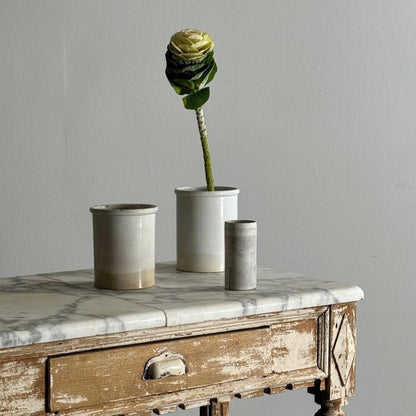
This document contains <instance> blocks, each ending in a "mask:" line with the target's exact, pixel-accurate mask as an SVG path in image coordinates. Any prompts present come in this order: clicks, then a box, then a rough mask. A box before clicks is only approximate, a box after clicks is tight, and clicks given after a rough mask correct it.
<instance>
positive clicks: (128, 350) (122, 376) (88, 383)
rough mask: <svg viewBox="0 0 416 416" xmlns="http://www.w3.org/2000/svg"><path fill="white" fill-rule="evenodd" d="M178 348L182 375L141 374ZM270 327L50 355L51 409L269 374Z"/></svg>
mask: <svg viewBox="0 0 416 416" xmlns="http://www.w3.org/2000/svg"><path fill="white" fill-rule="evenodd" d="M165 352H166V353H179V354H181V355H182V356H183V357H184V359H185V362H186V366H187V369H188V372H187V373H186V374H185V375H180V376H170V377H166V378H163V379H156V380H143V378H142V376H143V370H144V368H145V366H146V363H147V361H148V360H150V359H151V358H153V357H155V356H159V355H160V354H163V353H165ZM270 356H271V354H270V329H269V328H259V329H254V330H252V331H236V332H227V333H221V334H215V335H210V336H205V337H204V336H202V337H192V338H186V339H180V340H174V341H168V342H155V343H149V344H145V345H138V346H132V347H122V348H112V349H106V350H100V351H93V352H86V353H78V354H70V355H66V356H60V357H52V358H50V364H49V366H50V377H49V380H50V401H49V406H50V407H49V408H50V410H51V411H54V412H55V411H60V410H66V409H73V408H80V407H85V406H94V405H97V404H100V403H108V402H111V401H117V400H122V399H129V398H134V397H142V396H150V395H155V394H161V393H167V392H174V391H181V390H186V389H191V388H195V387H200V386H207V385H213V384H218V383H225V382H229V381H232V380H238V379H243V378H250V377H262V376H264V375H267V374H270V373H271V372H272V369H271V360H270Z"/></svg>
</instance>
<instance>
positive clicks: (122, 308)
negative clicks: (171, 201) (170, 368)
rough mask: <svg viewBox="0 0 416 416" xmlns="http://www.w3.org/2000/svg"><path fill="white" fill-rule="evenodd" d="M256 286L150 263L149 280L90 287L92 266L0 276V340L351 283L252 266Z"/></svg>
mask: <svg viewBox="0 0 416 416" xmlns="http://www.w3.org/2000/svg"><path fill="white" fill-rule="evenodd" d="M257 279H258V284H257V289H256V290H250V291H230V290H225V289H224V275H223V273H186V272H179V271H177V270H176V269H175V263H159V264H157V266H156V286H154V287H152V288H149V289H143V290H137V291H112V290H102V289H95V288H94V287H93V280H94V275H93V270H78V271H69V272H59V273H45V274H39V275H33V276H24V277H13V278H5V279H0V348H5V347H16V346H22V345H30V344H35V343H42V342H50V341H59V340H64V339H73V338H80V337H86V336H94V335H102V334H111V333H117V332H124V331H130V330H137V329H146V328H157V327H164V326H174V325H181V324H188V323H196V322H203V321H210V320H219V319H226V318H236V317H241V316H247V315H257V314H262V313H268V312H281V311H285V310H293V309H299V308H307V307H314V306H322V305H331V304H336V303H343V302H354V301H358V300H360V299H363V297H364V294H363V291H362V290H361V289H360V288H359V287H357V286H354V285H345V284H341V283H336V282H331V281H324V280H321V279H317V278H313V277H309V276H303V275H300V274H296V273H282V272H278V271H276V270H273V269H267V268H259V270H258V276H257Z"/></svg>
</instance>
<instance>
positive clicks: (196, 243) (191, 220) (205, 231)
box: [175, 186, 240, 272]
mask: <svg viewBox="0 0 416 416" xmlns="http://www.w3.org/2000/svg"><path fill="white" fill-rule="evenodd" d="M239 192H240V191H239V189H238V188H233V187H227V186H217V187H215V191H207V190H206V187H186V188H177V189H175V193H176V267H177V269H179V270H184V271H188V272H223V271H224V222H225V221H227V220H236V219H237V218H238V194H239Z"/></svg>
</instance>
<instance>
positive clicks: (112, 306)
mask: <svg viewBox="0 0 416 416" xmlns="http://www.w3.org/2000/svg"><path fill="white" fill-rule="evenodd" d="M156 279H157V285H156V286H155V287H154V288H151V289H146V290H142V291H125V292H114V291H105V290H97V289H94V288H93V283H92V282H93V274H92V271H72V272H63V273H52V274H43V275H37V276H26V277H18V278H10V279H0V348H1V349H0V414H1V415H2V416H9V415H10V416H11V415H13V416H35V415H36V416H41V415H42V416H45V415H62V416H64V415H65V416H66V415H68V416H69V415H71V416H76V415H77V416H81V415H83V416H93V415H94V416H95V415H97V416H98V415H111V416H113V415H114V416H115V415H117V416H119V415H124V416H127V415H129V416H130V415H140V416H145V415H146V416H148V415H150V414H151V412H152V411H154V412H155V413H156V414H165V413H169V412H173V411H175V410H176V409H177V407H179V408H182V409H189V408H193V407H199V408H200V415H207V416H208V415H210V416H213V415H223V416H225V415H228V414H229V403H230V401H231V400H232V399H233V398H235V397H237V398H241V399H243V398H249V397H257V396H262V395H263V394H275V393H280V392H282V391H284V390H287V389H288V390H292V389H297V388H306V387H307V388H308V391H309V392H310V393H312V394H314V395H315V401H316V402H317V403H318V404H320V405H321V409H320V410H319V411H318V413H317V415H326V416H335V415H343V414H344V413H343V411H342V409H341V408H342V406H344V405H345V404H346V403H347V400H348V397H350V396H351V395H353V394H354V392H355V345H356V332H355V322H356V316H355V315H356V302H357V301H358V300H360V299H362V298H363V292H362V291H361V289H360V288H358V287H357V286H352V285H343V284H340V283H334V282H327V281H321V280H319V279H315V278H311V277H307V276H301V275H297V274H294V273H280V272H277V271H274V270H271V269H259V272H258V288H257V290H254V291H247V292H233V291H226V290H224V288H223V284H224V282H223V275H222V274H197V273H183V272H177V271H176V270H175V268H174V265H173V264H171V263H164V264H159V265H158V266H157V278H156ZM312 412H313V411H312V410H311V413H312Z"/></svg>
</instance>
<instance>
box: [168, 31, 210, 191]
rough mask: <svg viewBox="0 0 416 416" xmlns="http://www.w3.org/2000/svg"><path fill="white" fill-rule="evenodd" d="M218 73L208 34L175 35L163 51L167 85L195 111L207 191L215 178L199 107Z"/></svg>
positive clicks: (182, 32)
mask: <svg viewBox="0 0 416 416" xmlns="http://www.w3.org/2000/svg"><path fill="white" fill-rule="evenodd" d="M216 72H217V64H216V63H215V60H214V42H213V41H212V39H211V36H210V35H208V33H205V32H203V31H202V30H197V29H185V30H181V31H180V32H177V33H175V34H174V35H173V36H172V37H171V39H170V43H169V45H168V50H167V51H166V71H165V73H166V76H167V78H168V80H169V83H170V85H172V87H173V89H174V90H175V91H176V92H177V93H178V94H179V95H185V97H183V98H182V101H183V104H184V106H185V108H187V109H189V110H195V112H196V118H197V121H198V129H199V135H200V138H201V144H202V151H203V155H204V166H205V178H206V181H207V189H208V190H209V191H214V190H215V186H214V178H213V176H212V169H211V157H210V153H209V146H208V135H207V129H206V125H205V118H204V112H203V110H202V106H203V105H204V104H205V103H206V102H207V101H208V99H209V87H206V85H207V84H208V83H209V82H211V81H212V80H213V78H214V75H215V74H216Z"/></svg>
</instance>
